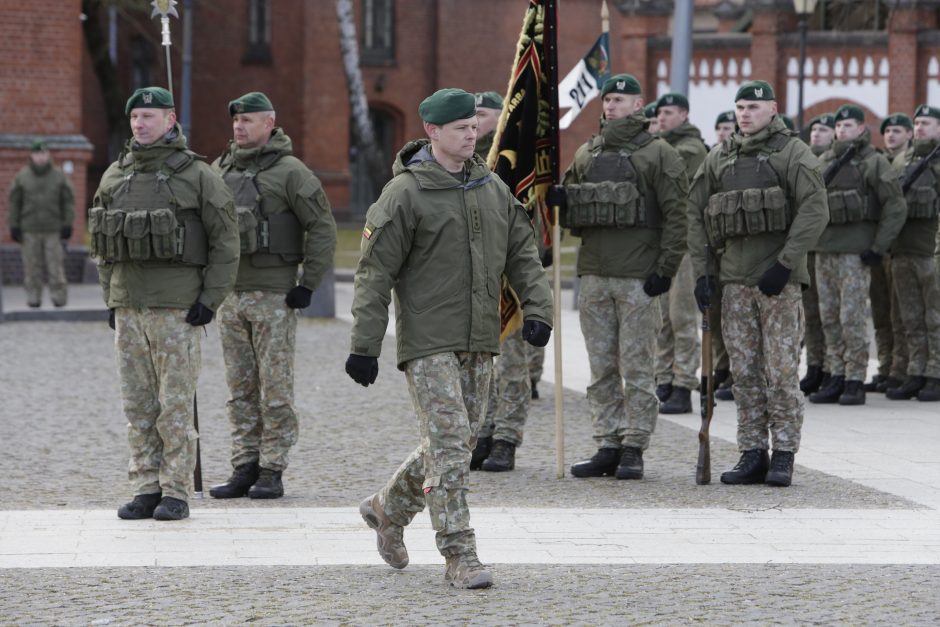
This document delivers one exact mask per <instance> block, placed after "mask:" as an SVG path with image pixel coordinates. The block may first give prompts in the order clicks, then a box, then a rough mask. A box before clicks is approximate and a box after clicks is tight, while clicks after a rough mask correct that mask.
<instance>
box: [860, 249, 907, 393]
mask: <svg viewBox="0 0 940 627" xmlns="http://www.w3.org/2000/svg"><path fill="white" fill-rule="evenodd" d="M868 298H869V300H870V301H871V318H872V323H873V324H874V326H875V347H876V349H877V351H878V374H880V375H881V376H883V377H889V376H897V375H900V377H901V378H903V377H904V375H905V371H906V370H907V355H906V352H907V351H906V346H904V338H903V336H902V335H901V329H900V325H895V324H894V323H893V319H897V317H898V316H899V315H900V311H899V310H898V309H897V300H898V299H897V296H896V295H895V294H894V279H893V277H892V275H891V257H890V256H888V255H885V256H884V257H883V258H882V260H881V263H880V264H878V265H876V266H872V267H871V285H870V286H869V288H868ZM896 342H897V344H900V346H898V345H897V344H896ZM898 351H900V352H901V353H902V354H901V355H900V356H899V359H900V360H903V362H904V371H901V372H900V373H896V372H895V367H894V354H895V352H898Z"/></svg>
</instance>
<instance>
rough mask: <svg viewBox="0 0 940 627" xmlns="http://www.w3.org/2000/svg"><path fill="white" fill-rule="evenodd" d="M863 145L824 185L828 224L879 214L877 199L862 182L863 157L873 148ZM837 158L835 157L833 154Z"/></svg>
mask: <svg viewBox="0 0 940 627" xmlns="http://www.w3.org/2000/svg"><path fill="white" fill-rule="evenodd" d="M874 150H875V149H874V148H872V147H871V146H866V147H865V148H864V149H862V150H861V151H859V152H858V153H857V154H856V155H855V157H854V158H852V159H851V160H849V162H848V163H846V164H844V165H843V166H842V167H841V168H840V169H839V171H838V172H837V173H836V175H835V177H834V178H833V179H832V181H831V182H830V183H829V185H828V186H827V188H826V190H827V195H828V197H829V224H849V223H852V222H862V221H864V220H873V221H875V222H877V221H878V220H879V218H880V217H881V203H880V202H878V196H876V195H875V192H874V190H872V189H871V188H870V187H868V186H867V185H865V171H864V160H865V157H867V156H868V155H870V154H871V153H872V152H874ZM836 159H838V157H836Z"/></svg>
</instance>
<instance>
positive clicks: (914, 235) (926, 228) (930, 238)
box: [891, 139, 940, 257]
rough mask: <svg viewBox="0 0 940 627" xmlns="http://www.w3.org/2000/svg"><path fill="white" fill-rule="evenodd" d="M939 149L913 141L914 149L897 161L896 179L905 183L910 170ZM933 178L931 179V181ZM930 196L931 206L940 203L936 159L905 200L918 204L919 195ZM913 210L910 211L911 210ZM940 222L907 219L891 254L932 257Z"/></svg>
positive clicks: (939, 165)
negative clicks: (930, 190) (917, 197)
mask: <svg viewBox="0 0 940 627" xmlns="http://www.w3.org/2000/svg"><path fill="white" fill-rule="evenodd" d="M936 145H937V142H936V141H932V140H926V139H918V140H914V145H913V146H911V147H910V148H908V149H907V150H906V151H904V152H903V153H901V154H900V155H898V156H897V157H896V158H895V160H894V168H895V171H896V174H897V176H899V177H900V178H901V180H902V181H903V180H904V178H905V176H906V170H907V168H908V167H910V166H913V165H914V164H916V163H917V162H918V161H920V160H922V159H924V158H926V157H927V155H929V154H930V152H931V151H932V150H933V149H934V146H936ZM931 177H932V178H931ZM918 184H920V185H924V186H925V187H931V186H932V187H933V193H932V194H930V192H929V190H927V189H923V190H921V191H918V189H917V188H918ZM924 193H927V194H929V195H930V196H932V198H933V200H932V202H934V203H936V202H940V201H938V200H937V196H938V195H940V159H938V158H934V159H933V160H932V161H931V162H930V166H929V167H928V168H927V169H926V170H924V172H922V173H921V175H920V176H919V177H917V181H915V184H914V185H912V186H911V189H909V190H908V192H907V196H906V199H907V201H908V202H910V201H913V200H916V197H915V196H916V195H917V194H924ZM908 209H910V208H908ZM937 223H938V220H937V218H935V217H934V218H911V217H908V218H907V220H906V221H905V222H904V226H903V227H902V228H901V232H900V233H898V236H897V238H895V240H894V244H893V245H892V246H891V253H892V254H895V255H912V256H914V257H929V256H931V255H933V254H934V253H935V252H936V248H937Z"/></svg>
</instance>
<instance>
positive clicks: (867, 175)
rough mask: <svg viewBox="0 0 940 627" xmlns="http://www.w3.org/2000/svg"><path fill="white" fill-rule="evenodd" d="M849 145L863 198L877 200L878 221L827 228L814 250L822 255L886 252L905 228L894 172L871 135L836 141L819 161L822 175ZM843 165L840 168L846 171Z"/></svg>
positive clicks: (901, 199)
mask: <svg viewBox="0 0 940 627" xmlns="http://www.w3.org/2000/svg"><path fill="white" fill-rule="evenodd" d="M852 145H855V146H856V147H857V148H856V149H857V155H858V156H857V157H856V158H855V159H853V161H855V160H856V159H857V160H858V166H857V167H858V169H859V170H860V171H861V172H862V177H863V178H864V188H863V189H859V190H858V191H859V193H860V195H861V196H862V197H863V198H873V199H877V202H878V205H879V207H880V212H879V213H880V217H879V218H878V221H877V222H875V221H873V220H862V221H860V222H850V223H847V224H829V225H828V226H826V230H825V231H823V234H822V235H821V236H820V237H819V242H818V243H817V244H816V247H815V248H814V250H815V251H816V252H821V253H863V252H865V251H866V250H868V249H869V248H870V249H871V250H873V251H875V252H876V253H879V254H882V255H883V254H884V253H886V252H888V248H889V247H890V246H891V242H893V241H894V238H895V237H897V235H898V233H899V232H900V231H901V227H902V226H904V220H905V218H906V216H907V206H906V205H905V203H904V197H903V195H902V194H901V185H900V183H898V177H897V172H895V170H894V169H893V168H892V167H891V164H890V163H889V162H888V160H887V159H885V157H884V156H883V155H881V154H879V153H878V152H877V151H875V150H874V149H872V148H870V146H871V135H870V134H869V132H868V130H865V132H864V133H862V135H861V136H859V137H858V138H857V139H854V140H852V141H844V142H842V141H837V142H835V143H833V144H832V146H831V147H830V149H829V150H828V151H826V152H825V153H823V155H822V156H821V157H820V163H821V165H822V168H823V172H825V171H826V168H828V167H829V165H830V164H831V163H832V162H833V161H835V160H837V159H838V158H839V157H840V156H841V155H842V154H844V153H845V151H846V150H848V149H849V148H850V147H851V146H852ZM859 157H860V158H859ZM848 166H849V164H848V163H847V164H845V166H843V167H848Z"/></svg>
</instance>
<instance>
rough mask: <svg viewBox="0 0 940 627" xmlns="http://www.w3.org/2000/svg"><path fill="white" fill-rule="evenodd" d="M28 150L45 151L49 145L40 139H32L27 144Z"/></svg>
mask: <svg viewBox="0 0 940 627" xmlns="http://www.w3.org/2000/svg"><path fill="white" fill-rule="evenodd" d="M29 150H30V152H46V151H47V150H49V146H47V145H46V142H44V141H43V140H41V139H34V140H33V143H32V144H30V145H29Z"/></svg>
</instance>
